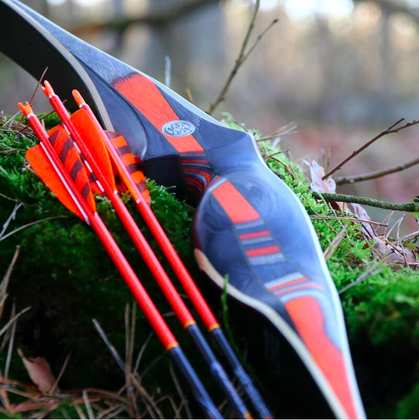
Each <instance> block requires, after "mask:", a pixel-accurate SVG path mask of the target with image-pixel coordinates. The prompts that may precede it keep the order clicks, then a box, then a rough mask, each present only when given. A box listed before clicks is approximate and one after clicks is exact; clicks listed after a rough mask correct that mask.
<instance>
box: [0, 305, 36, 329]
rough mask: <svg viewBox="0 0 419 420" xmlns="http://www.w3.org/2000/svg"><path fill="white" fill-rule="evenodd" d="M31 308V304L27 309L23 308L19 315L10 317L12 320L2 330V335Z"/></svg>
mask: <svg viewBox="0 0 419 420" xmlns="http://www.w3.org/2000/svg"><path fill="white" fill-rule="evenodd" d="M29 309H31V307H30V306H28V307H27V308H25V309H22V310H21V311H20V312H19V313H18V314H17V315H15V316H14V317H13V318H11V319H10V321H9V322H8V323H7V324H6V325H5V326H4V327H3V328H2V329H1V330H0V337H1V336H2V335H3V334H4V333H5V332H6V331H7V329H8V328H9V327H10V325H12V324H13V323H14V322H16V320H17V319H18V318H19V317H20V316H22V315H23V314H24V313H25V312H28V311H29Z"/></svg>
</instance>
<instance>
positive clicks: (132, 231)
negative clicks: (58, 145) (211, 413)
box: [44, 91, 250, 418]
mask: <svg viewBox="0 0 419 420" xmlns="http://www.w3.org/2000/svg"><path fill="white" fill-rule="evenodd" d="M44 92H45V91H44ZM48 98H49V100H50V103H51V105H52V107H53V108H54V110H55V111H56V113H57V115H58V116H59V118H60V120H61V121H62V123H63V125H64V126H65V127H66V128H67V130H68V132H69V133H70V135H71V137H72V138H73V140H74V142H75V144H76V145H77V146H78V148H79V149H80V151H81V154H82V155H83V157H84V158H85V159H86V161H87V162H88V164H89V165H90V167H91V169H92V171H93V174H95V176H96V177H97V179H98V180H99V182H100V184H101V185H102V187H103V188H104V190H105V193H106V195H107V197H108V198H109V200H110V201H111V204H112V206H113V208H114V209H115V212H116V213H117V215H118V216H119V218H120V220H121V222H122V224H123V225H124V227H125V229H126V230H127V232H128V234H129V235H130V237H131V239H132V241H133V242H134V244H135V246H136V248H137V249H138V251H139V253H140V255H141V256H142V257H143V259H144V261H145V263H146V264H147V266H148V268H149V269H150V271H151V273H152V274H153V276H154V277H155V279H156V281H157V283H158V285H159V287H160V289H161V290H162V292H163V293H164V295H165V297H166V299H167V300H168V302H169V304H170V305H171V307H172V308H173V310H174V312H175V314H176V316H177V317H178V319H179V321H180V322H181V324H182V326H183V327H184V328H185V329H186V330H187V332H188V333H189V334H190V335H191V336H192V338H193V340H194V342H195V344H196V345H197V347H198V349H199V350H200V352H201V353H202V355H203V356H204V359H205V360H206V362H207V364H208V365H209V367H210V372H211V374H212V376H213V378H214V380H215V381H216V382H217V384H218V385H219V386H220V388H221V389H222V390H223V391H224V393H225V395H226V397H227V399H228V400H229V402H230V404H231V406H232V407H233V409H234V410H235V412H236V415H237V416H238V417H240V418H249V417H250V414H249V411H248V409H247V407H246V406H245V404H244V403H243V401H242V399H241V398H240V396H239V394H238V393H237V391H236V389H235V388H234V387H233V385H232V384H231V382H230V380H229V379H228V376H227V374H226V373H225V371H224V369H223V367H222V366H221V365H220V363H219V362H218V360H217V358H216V357H215V354H214V353H213V351H212V349H211V348H210V347H209V345H208V344H207V342H206V340H205V338H204V336H203V335H202V333H201V331H200V330H199V328H198V327H197V326H196V322H195V320H194V318H193V317H192V315H191V313H190V311H189V310H188V308H187V307H186V305H185V303H184V302H183V300H182V298H181V297H180V295H179V293H178V292H177V290H176V288H175V287H174V285H173V283H172V282H171V280H170V278H169V277H168V275H167V274H166V272H165V270H164V268H163V267H162V265H161V263H160V261H159V260H158V258H157V257H156V255H155V254H154V252H153V250H152V249H151V247H150V245H149V243H148V242H147V240H146V239H145V237H144V235H143V234H142V232H141V230H140V229H139V228H138V226H137V224H136V223H135V221H134V219H133V217H132V216H131V214H130V213H129V211H128V209H127V208H126V206H125V204H124V203H123V201H122V199H121V198H120V196H119V195H118V191H117V190H113V189H112V187H111V185H110V183H109V181H108V179H107V178H106V177H105V176H104V174H103V172H102V170H101V168H100V166H99V164H98V163H97V162H96V160H95V158H94V157H93V155H92V154H91V152H90V150H89V148H88V147H87V145H86V143H85V141H84V139H83V138H82V137H81V135H80V134H79V132H78V130H77V128H76V127H75V126H74V124H73V122H72V121H71V118H70V115H69V113H68V111H67V109H66V108H65V106H64V104H63V103H62V101H61V100H60V98H59V97H58V96H57V95H55V94H54V93H50V94H49V95H48ZM99 132H100V133H102V134H103V136H102V137H103V139H102V140H104V141H105V140H106V139H107V136H106V133H104V131H103V130H102V128H101V127H100V131H99ZM105 138H106V139H105ZM138 192H139V191H138ZM140 197H141V193H139V196H138V200H139V202H141V203H142V202H144V200H141V199H140ZM144 204H145V202H144ZM145 205H146V204H145ZM146 206H147V205H146ZM147 207H148V206H147ZM156 221H157V220H156ZM192 326H193V328H192Z"/></svg>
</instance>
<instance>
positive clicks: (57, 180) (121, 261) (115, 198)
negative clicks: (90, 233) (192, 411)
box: [19, 81, 272, 418]
mask: <svg viewBox="0 0 419 420" xmlns="http://www.w3.org/2000/svg"><path fill="white" fill-rule="evenodd" d="M42 90H43V92H44V93H45V95H46V96H47V97H48V98H49V101H50V103H51V105H52V106H53V108H54V110H55V111H56V112H57V114H58V116H59V118H60V119H61V122H62V124H60V125H58V126H56V127H54V128H53V129H51V130H50V131H48V132H46V130H45V128H44V127H43V126H42V124H41V123H40V121H39V119H38V118H37V117H36V115H35V114H34V113H33V111H32V108H31V106H30V104H29V103H28V102H26V104H25V105H23V104H22V103H19V107H20V109H21V111H22V112H23V114H24V115H25V116H26V117H27V118H28V121H29V124H30V125H31V127H32V129H33V131H34V133H35V134H36V136H37V137H38V139H39V140H40V144H39V145H37V146H34V147H32V148H31V149H29V150H28V151H27V154H26V157H27V159H28V161H29V163H30V164H31V166H32V167H33V169H34V170H35V172H36V173H37V174H38V175H39V176H40V178H41V179H42V180H43V182H44V183H45V184H46V185H47V186H48V188H49V189H50V190H51V191H52V192H53V193H54V194H55V195H56V196H57V198H58V199H59V200H60V201H61V203H62V204H63V205H64V206H66V207H67V208H68V209H69V210H70V211H71V212H73V213H75V214H76V215H77V216H78V217H80V219H82V220H83V221H85V222H86V223H88V224H89V225H91V227H92V228H93V230H94V231H95V233H96V234H97V236H98V237H99V239H100V240H101V242H102V244H103V246H104V247H105V249H106V250H107V252H108V253H109V256H110V257H111V259H112V260H113V262H114V264H115V265H116V267H117V268H118V270H119V272H120V274H121V276H122V277H123V278H124V280H125V282H126V283H127V285H128V287H129V288H130V290H131V292H132V294H133V295H134V297H135V298H136V300H137V302H138V304H139V306H140V307H141V309H142V310H143V312H144V314H145V315H146V317H147V319H148V321H149V322H150V324H151V325H152V327H153V329H154V330H155V331H156V334H157V336H158V337H159V339H160V341H161V342H162V344H163V346H164V347H165V348H166V350H167V351H168V352H169V354H170V355H171V356H172V357H173V359H174V361H175V362H176V364H177V365H178V367H179V369H180V370H181V372H182V373H183V375H184V377H185V378H186V380H187V381H188V383H189V385H190V387H191V391H192V393H193V395H194V397H195V399H196V400H197V401H198V403H199V404H200V406H201V408H202V409H203V411H204V413H205V415H206V416H207V417H209V418H221V415H220V413H219V412H218V410H217V408H216V407H215V405H214V403H213V402H212V400H211V398H210V396H209V395H208V393H207V391H206V390H205V388H204V387H203V385H202V382H201V381H200V379H199V378H198V376H197V375H196V373H195V371H194V370H193V368H192V367H191V365H190V363H189V361H188V360H187V358H186V357H185V355H184V354H183V352H182V350H181V349H180V347H179V345H178V342H177V341H176V339H175V337H174V336H173V334H172V333H171V331H170V330H169V328H168V326H167V324H166V323H165V321H164V319H163V317H162V316H161V314H160V313H159V311H158V310H157V308H156V307H155V306H154V304H153V302H152V301H151V299H150V297H149V296H148V294H147V292H146V291H145V289H144V288H143V286H142V284H141V282H140V280H139V279H138V277H137V276H136V274H135V273H134V271H133V270H132V268H131V266H130V265H129V263H128V262H127V260H126V259H125V257H124V255H123V254H122V252H121V251H120V249H119V248H118V245H117V244H116V242H115V241H114V239H113V237H112V236H111V234H110V232H109V231H108V229H107V228H106V226H105V225H104V223H103V221H102V220H101V219H100V216H99V215H98V213H97V211H96V203H95V194H100V195H104V196H106V197H108V198H109V200H110V201H111V203H112V205H113V207H114V209H115V211H116V213H117V214H118V216H119V218H120V220H121V222H122V223H123V225H124V227H125V228H126V230H127V232H128V233H129V235H130V237H131V239H132V240H133V242H134V244H135V245H136V247H137V249H138V251H139V253H140V254H141V255H142V257H143V258H144V260H145V262H146V263H147V265H148V267H149V269H150V271H151V272H152V274H153V275H154V277H155V279H156V281H157V283H158V284H159V286H160V288H161V289H162V291H163V293H164V294H165V296H166V298H167V300H168V301H169V303H170V305H171V306H172V308H173V310H174V312H175V314H176V315H177V317H178V319H179V321H180V322H181V323H182V325H183V327H184V329H185V330H186V331H187V332H188V334H189V335H190V336H191V337H192V339H193V341H194V343H195V345H196V346H197V348H198V349H199V351H200V352H201V354H202V356H203V357H204V359H205V361H206V363H207V364H208V366H209V368H210V372H211V375H212V376H213V379H214V380H215V382H216V383H217V384H218V385H219V387H220V388H221V389H222V391H223V392H224V394H225V395H226V397H227V399H228V401H229V403H230V405H231V407H232V408H233V410H234V412H235V414H236V416H237V418H251V415H250V413H249V410H248V409H247V407H246V405H245V404H244V402H243V401H242V399H241V397H240V396H239V394H238V393H237V391H236V389H235V388H234V386H233V385H232V383H231V382H230V379H229V378H228V376H227V374H226V372H225V371H224V368H223V367H222V366H221V364H220V363H219V362H218V360H217V358H216V356H215V354H214V353H213V351H212V349H211V347H210V346H209V344H208V343H207V341H206V339H205V338H204V336H203V334H202V333H201V331H200V329H199V328H198V326H197V324H196V322H195V320H194V319H193V317H192V315H191V314H190V312H189V310H188V308H187V307H186V305H185V304H184V302H183V300H182V298H181V297H180V295H179V293H178V292H177V290H176V289H175V287H174V286H173V284H172V282H171V280H170V279H169V277H168V276H167V274H166V272H165V271H164V269H163V267H162V266H161V264H160V262H159V260H158V259H157V257H156V256H155V254H154V253H153V251H152V250H151V247H150V245H149V244H148V242H147V241H146V240H145V238H144V236H143V235H142V233H141V231H140V230H139V228H138V226H137V225H136V224H135V222H134V219H133V218H132V216H131V214H130V213H129V212H128V210H127V209H126V207H125V205H124V203H123V202H122V200H121V198H120V196H119V192H125V191H129V193H130V195H131V197H132V199H133V200H134V201H135V203H136V205H137V208H138V210H139V212H140V213H141V215H142V216H143V218H144V220H145V222H146V223H147V225H148V226H149V228H150V230H151V232H152V233H153V235H154V237H155V238H156V240H157V242H158V243H159V245H160V247H161V248H162V250H163V253H164V254H165V256H166V257H167V258H168V260H169V262H170V264H171V265H172V267H173V269H174V271H175V273H176V275H177V277H178V278H179V280H180V282H181V284H182V286H183V287H184V289H185V291H186V292H187V294H188V296H189V298H190V300H191V302H192V303H193V305H194V306H195V308H196V309H197V312H198V314H199V315H200V317H201V319H202V321H203V323H204V325H205V327H206V329H207V330H208V331H209V333H211V334H212V335H213V337H214V338H215V341H216V342H217V344H218V345H219V348H220V349H221V350H222V352H223V353H224V354H225V355H226V358H227V360H228V361H229V363H230V365H231V367H232V370H233V372H234V374H235V376H236V378H237V379H238V381H239V383H240V384H241V385H242V386H243V389H244V390H245V392H246V394H247V395H248V397H249V400H250V401H251V403H252V405H253V407H254V408H255V410H256V412H257V415H258V417H260V418H272V414H271V412H270V410H269V409H268V407H267V406H266V404H265V402H264V400H263V398H262V397H261V395H260V393H259V391H258V390H257V389H256V387H255V386H254V384H253V382H252V380H251V379H250V377H249V376H248V374H247V373H246V372H245V371H244V369H243V367H242V365H241V364H240V362H239V360H238V358H237V357H236V355H235V354H234V352H233V350H232V348H231V346H230V344H229V343H228V341H227V340H226V338H225V336H224V334H223V332H222V330H221V328H220V325H219V324H218V322H217V320H216V319H215V317H214V315H213V314H212V312H211V310H210V308H209V306H208V304H207V303H206V302H205V300H204V298H203V297H202V295H201V293H200V292H199V290H198V288H197V287H196V285H195V283H194V281H193V280H192V278H191V276H190V275H189V273H188V272H187V270H186V268H185V267H184V265H183V263H182V261H181V260H180V258H179V257H178V255H177V254H176V252H175V250H174V248H173V246H172V245H171V243H170V241H169V240H168V238H167V236H166V234H165V232H164V230H163V229H162V227H161V226H160V224H159V222H158V221H157V219H156V217H155V216H154V214H153V212H152V211H151V209H150V206H149V204H150V194H149V191H148V189H147V186H146V179H145V177H144V174H143V172H142V170H141V166H140V165H139V164H138V162H137V161H136V159H135V157H134V156H133V154H132V153H131V151H130V149H129V147H128V145H127V143H126V141H125V139H124V138H123V137H122V136H121V135H119V134H118V133H113V132H108V131H104V130H103V128H102V127H101V125H100V123H99V121H98V120H97V119H96V117H95V115H94V114H93V112H92V110H91V109H90V107H89V106H88V105H87V104H86V103H85V101H84V100H83V98H82V97H81V95H80V93H79V92H78V91H73V97H74V99H75V101H76V102H77V104H78V105H79V110H78V111H76V112H75V113H74V114H72V115H71V116H70V115H69V113H68V111H67V110H66V108H65V107H64V105H63V103H62V102H61V100H60V99H59V98H58V96H57V95H56V94H55V93H54V90H53V88H52V86H51V85H50V84H49V83H48V82H47V81H45V83H44V85H43V86H42Z"/></svg>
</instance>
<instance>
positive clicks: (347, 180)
mask: <svg viewBox="0 0 419 420" xmlns="http://www.w3.org/2000/svg"><path fill="white" fill-rule="evenodd" d="M417 164H419V159H413V160H410V161H409V162H406V163H403V164H401V165H398V166H394V167H393V168H389V169H384V170H382V171H375V172H369V173H367V174H363V175H356V176H341V177H339V178H337V179H336V180H335V181H336V185H343V184H354V183H355V182H362V181H369V180H371V179H376V178H381V177H382V176H386V175H390V174H394V173H395V172H401V171H404V170H405V169H408V168H411V167H412V166H415V165H417Z"/></svg>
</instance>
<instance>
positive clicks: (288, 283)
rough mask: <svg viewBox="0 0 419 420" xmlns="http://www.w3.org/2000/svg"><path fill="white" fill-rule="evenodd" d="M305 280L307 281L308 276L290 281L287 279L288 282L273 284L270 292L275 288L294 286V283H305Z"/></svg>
mask: <svg viewBox="0 0 419 420" xmlns="http://www.w3.org/2000/svg"><path fill="white" fill-rule="evenodd" d="M305 281H307V277H300V278H299V279H295V280H290V281H287V282H286V283H282V284H278V285H276V286H272V287H270V288H269V289H268V290H269V291H270V292H273V291H274V290H277V289H282V288H283V287H288V286H292V285H293V284H298V283H303V282H305Z"/></svg>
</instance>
